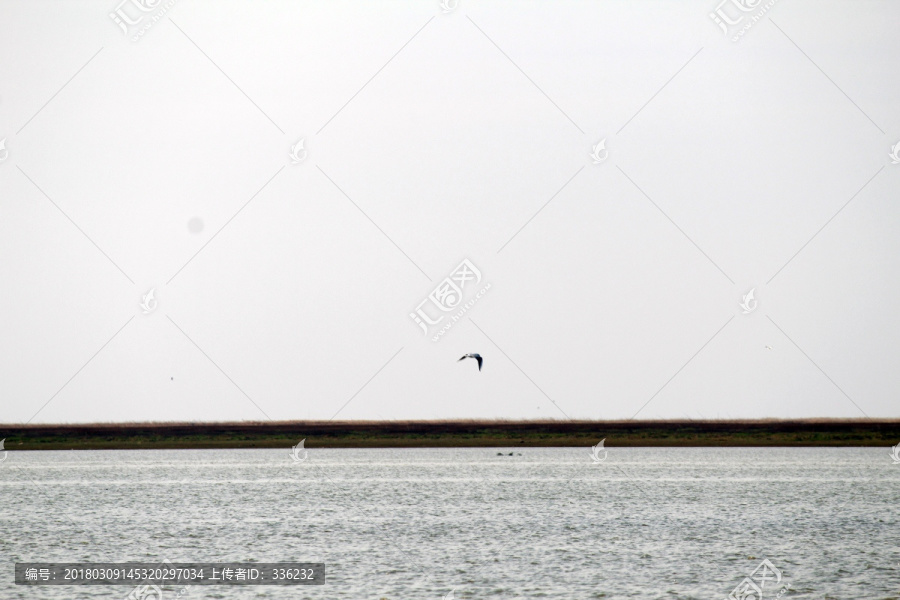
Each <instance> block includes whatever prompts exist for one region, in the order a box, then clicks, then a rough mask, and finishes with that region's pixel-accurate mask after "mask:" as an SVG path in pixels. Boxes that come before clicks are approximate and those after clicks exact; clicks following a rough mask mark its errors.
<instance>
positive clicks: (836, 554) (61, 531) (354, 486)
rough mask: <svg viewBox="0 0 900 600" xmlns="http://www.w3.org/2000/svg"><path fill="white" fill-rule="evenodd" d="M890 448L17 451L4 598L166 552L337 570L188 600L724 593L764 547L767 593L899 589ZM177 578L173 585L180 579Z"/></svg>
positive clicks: (77, 591) (1, 584) (6, 489)
mask: <svg viewBox="0 0 900 600" xmlns="http://www.w3.org/2000/svg"><path fill="white" fill-rule="evenodd" d="M498 452H502V453H503V456H498V455H497V454H498ZM510 452H513V455H512V456H509V453H510ZM889 453H890V450H889V448H887V447H885V448H757V449H751V448H615V447H613V448H608V455H605V454H602V453H601V454H600V455H599V458H603V457H604V456H605V459H603V460H601V461H600V462H595V461H594V460H593V459H592V458H591V453H590V449H589V448H506V449H500V448H466V449H402V450H401V449H371V450H354V449H347V450H316V449H311V450H309V454H308V458H307V460H305V461H302V462H295V461H294V460H293V459H292V458H291V455H290V450H289V449H288V448H285V449H283V450H137V451H79V452H75V451H60V452H9V455H8V456H7V459H6V460H5V461H3V462H2V463H0V557H2V560H3V566H2V571H0V598H2V599H4V600H6V599H23V600H24V599H28V600H37V599H44V598H53V599H62V598H66V599H69V598H72V599H81V598H119V599H124V598H125V597H126V596H127V595H128V594H129V593H130V591H131V588H129V587H125V586H115V587H110V586H90V587H86V586H79V587H74V586H73V587H47V586H44V587H33V586H30V587H25V586H16V585H14V583H13V563H15V562H17V561H18V562H26V561H34V562H38V561H43V562H52V561H57V562H125V561H144V562H157V561H160V560H163V559H166V560H169V561H172V562H191V561H207V562H214V561H215V562H225V561H235V562H246V561H259V562H279V561H307V562H323V563H326V564H327V577H326V584H325V585H324V586H318V587H290V588H283V587H274V586H261V587H242V588H237V587H226V586H216V587H213V586H202V587H201V586H191V587H189V588H187V589H186V590H181V598H184V599H188V600H192V599H200V598H229V599H231V598H235V599H238V598H239V599H250V598H254V599H256V598H272V599H285V600H286V599H290V600H296V599H300V598H315V599H326V598H327V599H331V598H348V599H349V598H352V599H355V600H356V599H373V600H378V599H380V598H388V599H389V600H395V599H408V598H431V599H435V600H439V599H441V598H444V597H446V596H447V595H448V593H450V592H451V591H452V592H453V595H452V597H453V598H455V599H457V600H458V599H465V598H559V599H567V600H568V599H576V598H673V599H674V598H684V599H687V598H696V599H701V598H702V599H704V600H709V599H722V598H726V597H727V596H728V595H729V594H730V593H731V592H732V590H734V589H735V588H736V587H737V586H739V585H741V584H742V582H743V581H744V580H745V578H747V577H748V576H749V575H751V573H752V572H753V571H754V570H755V569H757V567H758V566H759V565H760V564H761V563H762V561H763V560H764V559H766V560H768V561H770V563H771V565H772V566H773V567H774V568H775V569H777V572H775V571H769V572H768V575H766V573H764V572H762V571H757V572H756V574H755V575H754V576H753V577H751V578H750V579H751V582H758V581H759V579H760V575H761V574H762V575H763V578H764V580H763V581H762V583H763V584H764V585H763V586H762V593H763V598H765V599H768V598H776V597H777V596H779V594H781V597H782V598H816V599H822V598H828V599H841V600H844V599H848V598H881V599H887V598H894V599H896V598H900V464H893V463H892V460H891V457H890V454H889ZM302 456H303V455H300V457H301V458H302ZM778 577H780V578H781V579H780V581H779V580H778ZM744 585H745V586H747V585H749V584H744ZM169 589H171V590H172V591H171V592H168V591H167V592H166V594H165V596H164V598H165V600H169V599H170V598H175V597H176V596H177V595H178V593H179V589H178V588H169ZM746 589H747V590H752V589H753V588H752V587H746ZM785 590H786V591H785ZM150 597H151V596H147V598H148V600H149V598H150ZM737 597H738V598H740V599H741V600H745V599H746V600H749V599H752V600H757V596H755V595H745V596H743V597H741V596H740V595H738V596H737ZM153 600H156V599H155V598H154V599H153Z"/></svg>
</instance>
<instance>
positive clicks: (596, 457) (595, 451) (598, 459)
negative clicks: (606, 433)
mask: <svg viewBox="0 0 900 600" xmlns="http://www.w3.org/2000/svg"><path fill="white" fill-rule="evenodd" d="M605 441H606V438H603V439H602V440H600V443H599V444H597V445H596V446H591V460H592V461H594V462H595V463H602V462H603V461H604V460H606V457H607V456H609V451H608V450H606V448H604V447H603V442H605ZM601 452H602V453H603V456H600V453H601Z"/></svg>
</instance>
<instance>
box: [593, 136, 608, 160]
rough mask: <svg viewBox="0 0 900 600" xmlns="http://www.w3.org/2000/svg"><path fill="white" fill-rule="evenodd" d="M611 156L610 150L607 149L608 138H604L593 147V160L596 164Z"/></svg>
mask: <svg viewBox="0 0 900 600" xmlns="http://www.w3.org/2000/svg"><path fill="white" fill-rule="evenodd" d="M607 158H609V150H607V149H606V138H603V139H602V140H600V141H599V142H597V145H596V146H594V147H593V148H591V160H593V161H594V164H595V165H599V164H600V163H602V162H603V161H604V160H606V159H607Z"/></svg>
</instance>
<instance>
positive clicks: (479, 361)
mask: <svg viewBox="0 0 900 600" xmlns="http://www.w3.org/2000/svg"><path fill="white" fill-rule="evenodd" d="M475 360H477V361H478V370H479V371H480V370H481V363H482V362H484V359H483V358H481V356H476V357H475Z"/></svg>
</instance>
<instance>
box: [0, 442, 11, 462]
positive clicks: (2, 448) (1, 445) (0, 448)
mask: <svg viewBox="0 0 900 600" xmlns="http://www.w3.org/2000/svg"><path fill="white" fill-rule="evenodd" d="M5 441H6V438H3V439H2V440H0V450H2V451H3V456H2V457H0V462H3V461H4V460H6V459H7V458H8V457H9V451H7V450H6V449H5V448H4V447H3V442H5Z"/></svg>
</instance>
